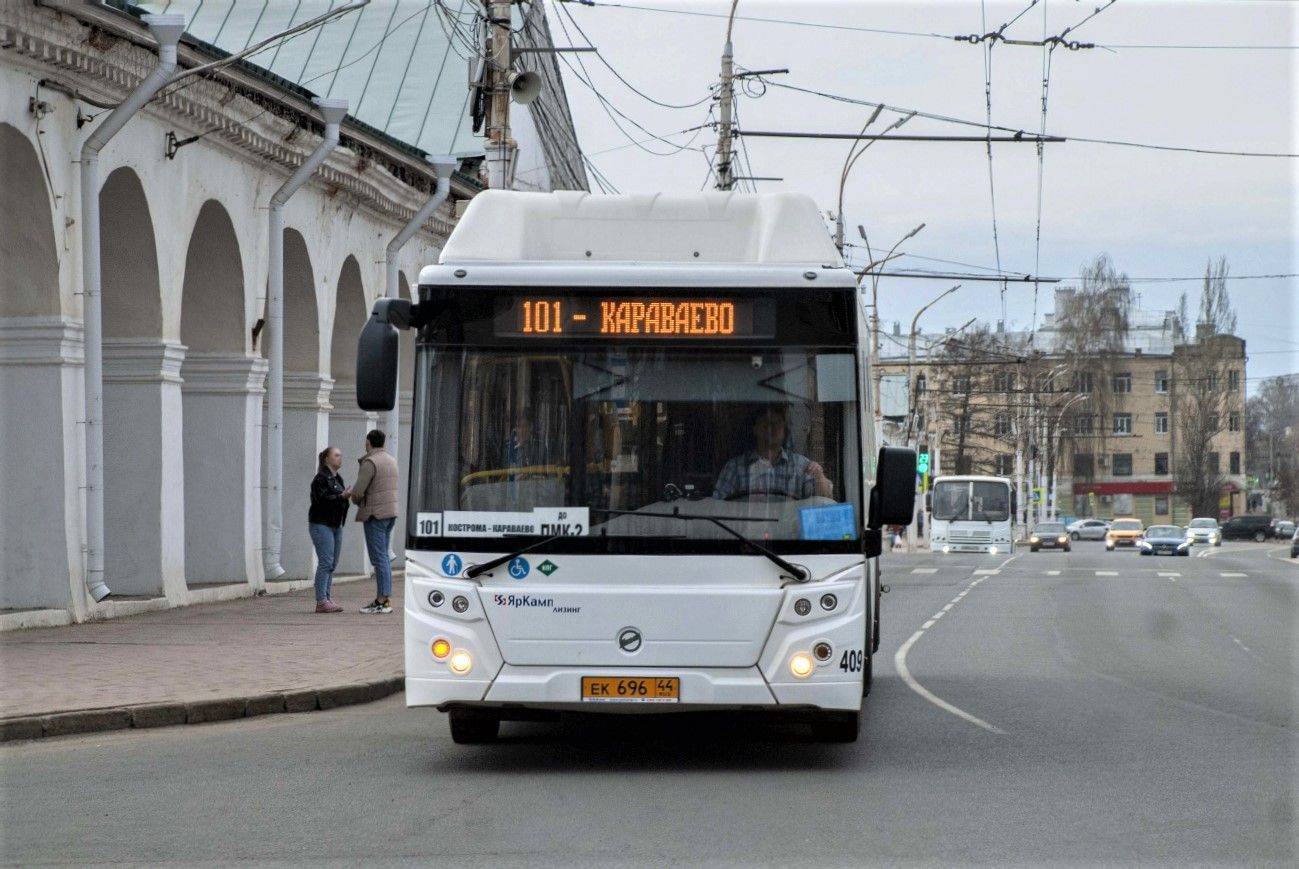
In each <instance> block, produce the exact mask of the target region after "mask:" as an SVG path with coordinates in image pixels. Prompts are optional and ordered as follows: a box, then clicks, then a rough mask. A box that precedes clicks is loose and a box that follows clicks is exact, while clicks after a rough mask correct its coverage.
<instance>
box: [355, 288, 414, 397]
mask: <svg viewBox="0 0 1299 869" xmlns="http://www.w3.org/2000/svg"><path fill="white" fill-rule="evenodd" d="M410 321H411V303H410V302H408V301H406V300H405V299H380V300H379V301H377V302H375V303H374V311H373V312H372V313H371V314H370V319H369V320H367V321H366V323H365V327H364V328H362V329H361V337H360V339H359V340H358V342H357V347H356V404H357V407H359V408H361V410H392V409H393V407H395V406H396V404H397V358H398V349H397V348H398V341H397V329H396V326H395V325H394V324H396V325H399V326H401V327H402V328H410Z"/></svg>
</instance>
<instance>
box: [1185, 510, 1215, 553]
mask: <svg viewBox="0 0 1299 869" xmlns="http://www.w3.org/2000/svg"><path fill="white" fill-rule="evenodd" d="M1186 539H1187V540H1189V541H1191V543H1192V544H1195V543H1208V544H1211V545H1213V546H1221V545H1222V529H1220V528H1219V527H1218V520H1217V519H1211V518H1208V517H1204V516H1202V517H1200V518H1197V519H1192V520H1191V524H1190V525H1187V526H1186Z"/></svg>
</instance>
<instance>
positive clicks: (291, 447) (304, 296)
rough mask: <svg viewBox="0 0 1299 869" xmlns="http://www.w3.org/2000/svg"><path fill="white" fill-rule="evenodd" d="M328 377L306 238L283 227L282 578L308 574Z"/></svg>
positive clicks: (325, 428) (326, 423) (325, 437)
mask: <svg viewBox="0 0 1299 869" xmlns="http://www.w3.org/2000/svg"><path fill="white" fill-rule="evenodd" d="M328 395H329V391H328V381H327V380H326V379H325V378H323V377H322V376H321V374H320V313H319V311H318V306H317V305H316V278H315V272H314V270H313V269H312V266H311V254H310V252H309V251H308V250H307V242H306V239H304V238H303V237H302V233H300V232H298V231H297V230H296V229H286V230H284V481H283V483H284V485H283V489H282V491H283V493H284V495H283V498H284V501H283V504H282V508H283V516H284V529H283V537H282V543H281V548H280V565H281V566H282V567H283V568H284V570H285V575H284V577H283V578H284V579H285V580H289V579H305V578H307V577H309V576H311V573H312V570H313V561H312V559H313V556H314V553H313V551H312V547H311V540H310V537H309V536H308V534H307V510H308V508H309V507H310V506H311V478H312V477H313V476H315V473H316V454H317V453H318V452H319V451H320V450H321V449H322V448H324V446H325V443H326V442H327V441H328V439H329V400H328Z"/></svg>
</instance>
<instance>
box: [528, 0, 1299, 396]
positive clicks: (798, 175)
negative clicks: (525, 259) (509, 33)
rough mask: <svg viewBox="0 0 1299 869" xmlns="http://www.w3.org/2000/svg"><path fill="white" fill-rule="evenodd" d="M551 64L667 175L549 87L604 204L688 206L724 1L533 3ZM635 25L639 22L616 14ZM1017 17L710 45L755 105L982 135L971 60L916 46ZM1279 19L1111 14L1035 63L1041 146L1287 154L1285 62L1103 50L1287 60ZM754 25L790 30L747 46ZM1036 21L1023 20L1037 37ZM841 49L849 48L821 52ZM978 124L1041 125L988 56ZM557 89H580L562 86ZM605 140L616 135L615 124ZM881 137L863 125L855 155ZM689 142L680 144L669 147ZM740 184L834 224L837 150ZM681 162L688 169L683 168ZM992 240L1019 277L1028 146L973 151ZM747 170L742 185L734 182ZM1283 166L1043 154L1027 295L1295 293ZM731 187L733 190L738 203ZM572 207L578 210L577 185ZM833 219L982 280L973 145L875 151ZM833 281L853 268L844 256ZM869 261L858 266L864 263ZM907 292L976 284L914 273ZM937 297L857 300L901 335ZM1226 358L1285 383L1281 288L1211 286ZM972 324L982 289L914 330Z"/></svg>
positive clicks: (1289, 193)
mask: <svg viewBox="0 0 1299 869" xmlns="http://www.w3.org/2000/svg"><path fill="white" fill-rule="evenodd" d="M1105 2H1106V0H1082V2H1078V0H1038V2H1037V3H1036V5H1034V6H1033V7H1032V8H1031V9H1029V10H1028V11H1027V12H1026V13H1025V14H1024V15H1023V16H1022V17H1021V18H1019V20H1018V21H1016V22H1015V23H1014V24H1013V25H1012V26H1011V27H1010V28H1008V29H1007V30H1006V31H1005V34H1006V36H1007V37H1008V38H1013V39H1029V40H1031V39H1037V40H1041V39H1042V38H1043V34H1044V33H1045V34H1047V35H1053V34H1058V33H1060V32H1062V31H1063V30H1064V29H1065V28H1066V27H1070V26H1072V25H1075V24H1076V23H1077V22H1079V21H1081V20H1082V19H1084V18H1086V17H1087V16H1088V15H1090V14H1091V13H1092V12H1093V10H1094V9H1096V7H1097V6H1103V5H1104V4H1105ZM551 6H552V8H551V9H550V22H551V28H552V30H553V31H554V35H555V41H556V44H560V45H562V44H565V40H566V36H565V33H564V27H563V26H567V27H568V28H569V32H570V35H571V37H572V40H573V42H572V44H584V42H583V37H582V36H581V35H580V34H579V33H578V32H576V30H575V29H574V27H573V24H572V22H571V21H570V20H569V18H568V17H567V15H566V14H565V13H566V12H567V13H569V14H571V16H572V19H573V20H575V21H576V23H577V24H578V25H580V27H581V28H582V30H583V31H584V32H585V34H586V36H587V37H589V38H590V40H591V43H592V44H594V45H595V46H597V47H598V48H599V49H600V53H601V56H602V57H603V58H604V59H605V60H607V61H608V62H609V63H610V64H611V65H612V66H613V67H614V68H616V69H617V71H618V72H619V73H621V74H622V76H623V77H624V78H626V79H627V81H628V82H630V83H631V84H632V85H634V86H635V87H636V88H637V89H639V90H640V91H641V92H643V94H644V95H646V96H648V97H651V98H653V99H655V100H658V101H661V102H664V103H673V104H688V103H694V102H695V101H697V100H703V102H702V103H701V104H699V105H697V106H694V107H692V108H664V107H660V106H657V105H655V104H654V103H652V102H650V101H648V100H646V99H645V98H644V97H642V96H641V95H638V94H637V93H635V92H633V91H632V90H630V89H629V88H628V87H626V86H625V85H623V84H622V83H620V82H619V81H618V80H617V79H616V78H615V77H614V75H613V73H612V72H610V70H609V69H608V68H607V67H605V66H604V65H603V64H601V62H600V60H599V59H598V58H596V57H595V56H594V55H591V54H567V55H564V57H566V58H567V59H568V62H569V63H571V64H574V65H576V63H577V61H578V60H579V59H581V61H582V63H583V64H584V65H585V70H586V72H585V73H584V74H585V75H586V77H587V78H588V79H589V81H590V82H591V83H592V84H593V85H594V86H595V88H596V89H598V91H599V93H600V94H602V95H603V96H604V97H605V99H607V100H608V102H609V104H611V106H612V107H613V108H615V109H617V110H618V111H621V112H623V113H624V114H625V115H627V116H628V117H629V118H630V119H631V120H632V121H635V122H636V123H637V124H640V125H641V126H642V127H644V128H645V129H647V130H649V131H650V132H651V133H654V134H658V135H664V136H665V138H667V139H668V140H669V141H670V142H672V143H674V144H675V145H676V146H682V145H687V144H689V145H691V146H692V147H691V148H690V149H687V150H680V151H676V153H671V152H673V151H674V150H675V149H674V148H673V147H670V146H668V145H665V144H664V143H662V142H656V141H653V140H650V141H648V142H646V143H645V144H644V146H643V147H644V148H647V149H653V150H655V151H658V152H661V153H668V154H669V155H668V156H657V155H653V154H650V153H647V152H646V151H645V150H642V148H641V147H636V146H633V145H631V144H630V142H631V141H637V142H643V141H644V140H647V139H649V138H650V137H649V136H648V135H646V134H645V133H644V132H642V131H640V130H638V129H636V127H635V126H633V125H632V123H630V122H628V121H627V120H624V119H623V118H618V122H619V123H620V124H621V125H622V127H623V128H624V130H625V132H623V131H620V130H619V129H618V127H616V126H615V124H614V122H613V121H612V120H611V119H610V116H609V114H608V113H607V111H606V106H605V105H604V104H602V103H601V102H600V101H599V100H598V99H597V98H596V97H595V95H594V93H593V91H592V89H591V88H590V87H588V86H587V85H586V84H584V83H583V82H582V81H580V80H579V79H578V78H577V76H576V75H575V74H574V72H573V71H572V70H570V68H569V67H567V66H565V65H564V64H563V63H561V68H562V69H563V71H564V74H565V87H566V89H567V91H568V98H569V102H570V104H571V106H572V111H573V117H574V121H575V123H576V126H577V130H578V135H579V138H580V141H581V144H582V147H583V150H584V151H585V152H586V153H587V154H588V155H590V159H591V161H592V163H593V164H594V165H595V166H596V167H597V168H598V169H599V170H600V172H601V173H602V174H603V176H604V177H606V178H607V179H608V180H609V181H610V182H611V183H612V184H613V185H615V186H616V187H617V189H618V190H620V191H622V192H656V191H663V192H688V191H694V190H699V189H701V188H703V187H704V186H705V185H706V186H708V187H709V188H711V187H712V184H713V181H712V179H709V178H708V172H709V158H710V157H711V156H712V154H713V151H714V148H715V146H716V134H715V133H714V132H713V131H711V130H707V129H705V130H702V131H697V132H693V133H685V134H679V135H667V134H674V133H677V131H680V130H684V129H686V128H689V127H695V126H697V125H699V124H703V123H705V122H706V121H707V120H708V117H709V110H710V108H711V105H710V103H709V101H708V99H707V98H708V96H709V90H708V89H709V86H710V85H712V84H713V83H714V82H716V80H717V75H718V66H719V58H720V54H721V48H722V44H723V42H724V39H725V30H726V21H725V18H724V17H707V15H697V14H685V13H707V14H710V15H720V16H724V15H725V13H726V12H727V11H728V10H729V6H730V4H729V2H727V0H689V2H685V0H682V2H672V0H626V3H621V4H619V3H604V2H601V0H596V5H595V6H585V5H579V4H578V3H577V2H572V3H562V4H561V3H558V2H557V0H551ZM628 6H635V7H640V8H636V9H633V8H628ZM1027 6H1029V0H1022V2H1020V0H1016V2H1011V3H1002V2H988V3H987V4H986V11H985V9H984V7H983V6H981V4H980V3H978V2H973V0H967V2H943V3H939V2H932V3H931V2H870V0H837V2H834V0H785V2H762V0H741V2H740V4H739V11H738V13H737V20H736V23H735V30H734V35H733V43H734V48H735V61H736V64H737V66H739V67H744V68H747V69H751V70H760V69H772V68H788V69H789V74H787V75H779V76H772V77H771V79H770V80H771V81H772V82H780V83H783V84H787V85H793V86H796V87H801V88H807V89H811V90H817V91H823V92H826V93H831V94H836V95H841V96H845V97H850V98H853V99H860V100H868V101H873V102H884V103H887V104H888V105H890V106H898V107H901V108H906V109H917V110H920V111H922V112H928V113H933V114H940V115H945V116H950V117H955V118H961V119H968V120H972V121H978V122H983V121H984V120H985V118H986V114H985V113H986V107H985V99H984V83H985V51H984V46H983V45H974V44H970V43H967V42H957V41H955V40H953V39H950V38H934V37H931V36H926V35H920V36H907V35H896V34H887V33H878V32H869V31H868V30H867V29H872V30H891V31H909V32H914V33H918V34H940V35H942V36H947V37H950V36H953V35H958V34H978V33H985V32H989V31H993V30H996V29H998V28H999V27H1000V26H1001V25H1002V24H1004V23H1006V22H1007V21H1009V20H1010V19H1011V18H1013V17H1014V16H1015V15H1016V14H1017V13H1019V12H1020V11H1021V10H1023V9H1025V7H1027ZM1297 6H1299V4H1295V3H1290V2H1283V0H1268V2H1263V0H1259V2H1250V0H1231V2H1220V3H1188V2H1149V0H1145V2H1142V0H1119V2H1117V3H1115V4H1114V5H1113V6H1112V7H1111V8H1108V9H1106V10H1104V11H1103V12H1102V13H1101V14H1099V15H1097V16H1096V17H1095V18H1094V19H1093V20H1091V21H1088V22H1087V23H1086V24H1084V25H1082V26H1081V27H1079V28H1078V29H1077V30H1076V32H1073V33H1070V34H1068V36H1067V38H1068V39H1073V40H1077V41H1080V42H1095V43H1097V44H1098V45H1105V46H1114V47H1113V48H1112V49H1109V50H1107V49H1102V48H1094V49H1087V50H1077V51H1071V50H1068V49H1066V48H1060V49H1057V50H1056V51H1055V52H1054V53H1053V56H1052V57H1051V66H1050V78H1049V81H1050V87H1049V101H1048V114H1047V124H1046V127H1047V131H1048V133H1052V134H1056V135H1061V136H1072V137H1087V138H1096V139H1116V140H1123V141H1130V142H1139V143H1151V144H1163V145H1177V146H1187V147H1195V148H1206V149H1221V150H1230V151H1237V150H1239V151H1260V152H1276V153H1296V152H1299V128H1297V126H1296V113H1295V105H1296V93H1295V79H1296V75H1295V72H1296V66H1297V64H1299V51H1295V50H1265V49H1260V48H1252V49H1240V50H1235V49H1223V48H1142V47H1119V46H1152V45H1157V46H1164V45H1177V46H1279V45H1296V44H1299V8H1297ZM754 18H767V19H783V20H785V21H792V22H802V23H803V25H831V26H800V25H798V24H794V23H777V22H762V21H755V20H752V19H754ZM1044 18H1045V20H1044ZM834 28H850V29H834ZM991 67H992V75H991V83H992V121H993V123H994V124H999V125H1004V126H1008V127H1012V128H1016V129H1020V128H1022V129H1024V130H1026V131H1028V132H1031V133H1036V131H1037V130H1038V129H1039V125H1040V123H1041V97H1042V70H1043V51H1042V49H1041V48H1038V47H1030V46H1017V45H1006V44H996V45H995V47H994V48H993V49H992V51H991ZM578 72H581V69H580V68H579V69H578ZM871 111H872V110H871V109H870V108H868V107H866V106H858V105H852V104H848V103H844V102H836V101H832V100H828V99H824V98H821V97H817V96H812V95H807V94H802V93H796V92H792V91H789V90H784V89H781V88H776V87H770V88H767V89H766V90H765V93H762V88H761V87H760V86H754V87H750V88H749V90H748V92H747V93H744V94H743V95H741V96H740V98H739V103H738V114H739V119H740V122H741V124H740V126H741V128H747V129H750V130H796V131H808V132H839V133H855V132H857V131H858V129H860V127H861V125H862V124H863V123H865V121H866V119H867V118H868V117H869V115H870V112H871ZM615 117H617V116H616V115H615ZM898 117H899V115H897V114H895V113H892V112H888V111H886V112H885V113H884V114H883V115H882V116H881V117H880V119H879V121H877V122H876V124H875V127H874V128H873V130H874V131H876V132H879V131H881V130H882V128H883V127H885V126H887V125H888V124H889V123H891V122H892V121H894V120H897V118H898ZM899 132H904V133H923V134H947V135H951V134H968V133H970V132H975V133H978V132H979V131H972V130H971V128H969V127H961V126H956V125H953V124H949V123H941V122H937V121H932V120H925V119H922V118H920V117H916V118H914V119H912V120H911V121H910V122H908V123H907V124H906V125H905V126H904V127H902V128H901V130H900V131H899ZM692 137H694V138H692ZM743 141H744V144H745V148H746V150H745V151H742V152H741V153H742V156H747V162H745V163H744V164H742V166H741V171H742V174H753V175H762V176H779V177H781V178H783V179H784V180H783V181H779V182H759V183H758V184H757V188H758V189H759V190H760V191H767V192H774V191H801V192H805V193H808V194H810V195H811V196H812V197H813V198H814V199H815V200H816V202H817V204H818V206H820V207H821V209H822V211H823V212H830V211H834V210H835V209H836V200H837V196H838V179H839V172H840V168H841V167H842V165H843V161H844V158H845V156H846V155H847V153H848V148H849V143H848V142H843V141H831V142H827V141H810V140H795V139H766V138H751V139H747V140H743ZM700 147H703V148H704V149H705V150H704V152H701V151H700V150H698V149H699V148H700ZM993 159H994V164H993V170H994V183H995V192H996V212H995V213H996V224H997V235H998V238H999V247H1000V256H1001V263H1002V267H1003V269H1005V270H1007V271H1014V272H1020V273H1031V272H1033V271H1034V257H1035V244H1034V239H1035V234H1036V227H1037V191H1038V186H1037V181H1038V158H1037V153H1036V149H1035V147H1034V146H1033V145H1031V144H1004V145H996V144H994V145H993ZM750 168H751V173H750V171H749V170H750ZM1297 179H1299V160H1295V159H1285V158H1266V157H1237V156H1215V155H1204V154H1185V153H1172V152H1164V151H1155V150H1144V149H1136V148H1128V147H1118V146H1113V145H1100V144H1087V143H1081V142H1067V143H1063V144H1049V145H1047V146H1046V149H1045V159H1044V163H1043V184H1042V223H1041V247H1040V262H1041V265H1040V268H1039V271H1038V272H1037V273H1038V274H1040V275H1043V276H1063V277H1073V276H1076V275H1077V274H1078V271H1079V268H1080V266H1081V265H1082V264H1083V263H1085V262H1087V261H1089V260H1091V259H1092V258H1093V257H1095V256H1096V255H1097V254H1099V253H1108V254H1109V255H1110V256H1111V258H1112V259H1113V260H1114V262H1115V264H1116V265H1117V267H1118V268H1119V269H1121V270H1122V271H1124V272H1126V273H1127V274H1128V275H1129V276H1130V277H1132V278H1133V279H1134V281H1133V289H1134V291H1135V292H1137V293H1138V294H1139V295H1140V303H1141V306H1142V307H1143V308H1146V309H1153V310H1165V309H1172V308H1175V307H1176V305H1177V298H1178V296H1179V294H1180V293H1182V292H1186V293H1187V294H1188V295H1189V296H1190V298H1191V301H1192V303H1193V304H1194V302H1195V301H1196V300H1197V299H1198V295H1199V291H1200V284H1199V282H1197V281H1189V282H1183V283H1140V282H1138V279H1140V278H1154V277H1190V276H1196V275H1200V274H1202V273H1203V271H1204V267H1205V262H1206V260H1207V259H1209V258H1210V257H1215V258H1216V257H1218V256H1225V257H1227V260H1228V262H1229V264H1230V267H1231V271H1232V273H1233V274H1234V275H1259V274H1289V273H1295V272H1299V254H1297V253H1296V235H1297V233H1296V229H1297V226H1296V224H1297V223H1299V220H1297V218H1299V214H1297V210H1296V202H1297V197H1296V189H1297V188H1299V184H1296V180H1297ZM746 186H747V185H746ZM592 189H596V187H595V184H594V182H593V185H592ZM844 213H845V217H846V222H847V225H848V227H849V229H848V240H849V241H851V242H853V243H855V244H857V245H860V243H861V239H860V237H859V236H858V234H857V230H856V227H857V225H858V224H864V226H865V228H866V231H867V234H868V237H869V238H870V242H871V245H872V247H875V248H884V249H887V248H888V247H890V246H891V245H892V244H893V243H894V242H895V241H897V240H898V239H899V238H901V237H902V236H903V235H905V234H906V233H907V232H908V231H910V230H911V229H912V228H914V227H915V226H916V225H918V224H920V223H922V222H923V223H925V224H926V227H925V229H924V230H923V231H922V232H921V233H920V234H919V235H918V236H916V237H915V238H914V239H912V240H910V241H908V242H907V243H906V244H905V245H903V246H902V247H901V248H900V249H901V250H905V251H907V252H908V253H910V254H914V255H918V256H924V257H932V258H937V259H942V260H953V261H958V262H961V263H968V264H972V265H975V266H982V267H985V268H987V269H992V268H993V267H994V265H995V263H996V254H997V251H996V247H995V246H994V243H993V209H992V206H991V204H990V194H989V178H988V159H987V154H986V151H985V149H984V145H983V144H982V143H905V142H881V143H877V144H876V145H874V146H872V147H871V149H870V150H869V151H867V152H866V154H865V155H863V156H862V157H861V159H860V160H858V161H857V163H856V166H855V168H854V170H853V172H852V174H851V176H850V177H849V181H848V185H847V188H846V195H845V206H844ZM849 255H850V258H851V259H852V260H853V261H855V262H858V263H864V262H866V259H865V250H864V249H862V248H861V247H858V248H855V249H851V250H850V251H849ZM877 255H878V252H877ZM896 262H897V264H898V265H899V266H902V267H909V268H932V269H951V270H953V271H960V272H969V271H978V270H976V269H970V268H968V267H966V266H958V265H946V264H943V263H938V262H934V261H933V260H925V259H919V258H905V259H900V260H897V261H896ZM952 283H954V281H950V280H949V281H944V282H936V281H931V280H915V279H905V278H883V279H881V281H880V295H881V298H880V312H881V317H882V318H883V320H884V322H885V324H886V326H885V328H889V327H890V326H891V322H892V321H894V320H899V321H902V323H903V329H904V330H906V329H908V328H909V324H910V321H911V318H912V316H914V314H915V312H916V311H917V310H919V308H920V307H921V306H923V305H924V304H925V303H926V302H928V301H929V300H930V299H932V298H933V297H934V296H936V295H937V294H938V293H940V292H942V291H943V290H944V289H946V288H947V287H949V286H951V284H952ZM1230 290H1231V295H1232V301H1233V303H1234V304H1235V307H1236V309H1237V312H1238V314H1239V317H1240V328H1239V329H1238V331H1239V332H1240V334H1241V335H1242V336H1243V337H1244V338H1245V339H1246V341H1247V350H1248V353H1249V356H1250V361H1249V370H1248V376H1249V378H1250V386H1251V387H1253V386H1254V384H1256V383H1257V378H1260V377H1263V376H1269V375H1274V374H1280V373H1286V372H1292V371H1299V280H1296V279H1294V278H1285V279H1273V280H1236V281H1233V282H1232V283H1231V284H1230ZM1006 309H1007V317H1008V320H1009V321H1010V323H1009V327H1010V328H1028V327H1029V325H1030V324H1031V323H1032V321H1033V316H1034V292H1033V288H1032V285H1031V284H1030V285H1028V286H1024V285H1022V284H1020V285H1016V284H1011V285H1010V286H1009V289H1008V291H1007V294H1006ZM1051 309H1052V296H1051V289H1050V285H1047V284H1043V285H1042V290H1041V293H1040V296H1039V298H1038V300H1037V321H1038V323H1040V322H1041V317H1042V315H1043V314H1044V313H1045V312H1047V311H1050V310H1051ZM975 315H978V316H979V317H980V318H981V319H984V320H987V321H989V322H991V321H995V320H997V319H1000V317H1001V301H1000V285H999V284H996V283H973V282H968V281H967V282H965V283H964V285H963V287H962V289H961V290H959V291H958V292H956V293H955V294H953V295H952V296H949V297H948V298H947V299H945V300H944V301H943V302H940V303H939V304H938V305H936V306H934V307H933V308H931V309H930V310H929V312H928V313H927V314H926V315H925V317H924V319H923V321H922V323H921V328H922V329H923V330H925V331H936V330H941V329H942V328H943V327H944V326H957V325H960V324H961V323H964V322H965V321H966V320H968V319H969V318H970V317H971V316H975Z"/></svg>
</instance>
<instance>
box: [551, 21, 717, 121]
mask: <svg viewBox="0 0 1299 869" xmlns="http://www.w3.org/2000/svg"><path fill="white" fill-rule="evenodd" d="M559 10H560V11H561V12H563V13H564V15H565V16H566V17H567V18H568V20H569V22H570V23H571V24H572V25H573V27H575V28H576V29H577V32H578V33H579V34H581V36H582V38H583V39H584V40H586V44H587V45H594V44H595V43H593V42H592V41H591V37H589V36H587V35H586V31H584V30H583V29H582V25H580V24H578V23H577V19H576V18H574V17H573V13H572V12H569V11H568V7H567V6H566V5H564V4H560V6H559ZM595 56H596V57H597V58H598V59H599V61H600V62H601V63H603V64H604V65H605V66H606V67H608V69H609V72H611V73H613V75H614V78H616V79H618V81H620V82H622V83H623V84H624V85H625V86H626V87H627V89H628V90H630V91H631V92H632V93H634V94H636V95H637V96H638V97H640V98H641V99H643V100H646V101H648V102H651V103H653V104H654V105H656V106H662V107H663V108H665V109H693V108H694V107H695V106H702V105H703V104H704V103H706V102H708V101H709V100H711V99H712V98H713V96H712V94H711V93H709V94H705V95H704V96H703V97H701V98H700V99H697V100H695V101H694V102H693V103H666V102H663V101H662V100H657V99H655V98H654V97H652V96H650V95H649V94H647V93H645V92H644V91H642V90H641V89H640V88H638V87H636V86H635V85H634V84H632V83H631V82H629V81H627V79H626V78H624V77H623V75H622V73H620V72H618V70H617V69H616V68H615V67H614V65H613V64H611V63H609V60H608V58H606V57H605V56H604V53H603V52H601V51H600V50H599V49H597V50H596V52H595Z"/></svg>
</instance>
